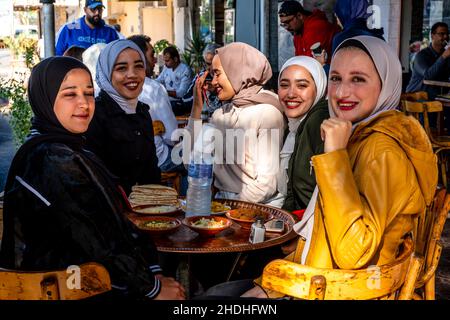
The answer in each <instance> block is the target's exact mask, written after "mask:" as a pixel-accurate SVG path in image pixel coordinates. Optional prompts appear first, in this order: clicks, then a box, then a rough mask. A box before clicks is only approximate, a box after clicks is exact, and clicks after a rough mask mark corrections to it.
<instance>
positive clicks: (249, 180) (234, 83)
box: [188, 42, 284, 203]
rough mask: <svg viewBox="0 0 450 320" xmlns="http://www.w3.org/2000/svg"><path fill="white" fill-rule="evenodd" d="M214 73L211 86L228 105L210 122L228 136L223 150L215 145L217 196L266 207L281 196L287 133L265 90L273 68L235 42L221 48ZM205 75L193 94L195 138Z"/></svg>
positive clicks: (277, 107)
mask: <svg viewBox="0 0 450 320" xmlns="http://www.w3.org/2000/svg"><path fill="white" fill-rule="evenodd" d="M212 70H213V80H212V83H211V84H212V85H213V86H214V87H215V88H216V90H217V96H218V98H219V100H221V101H223V102H224V104H223V106H222V107H221V108H220V109H217V110H216V111H215V112H214V113H213V115H212V117H211V119H210V121H209V123H210V124H211V125H212V126H213V127H214V128H215V129H217V130H218V132H219V134H220V135H221V136H222V137H223V145H219V146H216V151H215V152H216V153H215V155H216V159H215V160H216V162H215V164H214V177H215V182H214V185H215V187H216V188H217V189H218V190H219V192H218V194H217V195H216V197H218V198H229V199H238V200H244V201H251V202H255V203H261V202H262V203H264V202H266V201H268V200H269V199H270V198H271V197H273V195H274V194H275V193H276V191H277V189H276V188H277V183H276V176H277V172H278V162H279V158H278V155H279V152H280V149H281V144H282V139H283V131H284V119H283V115H282V111H281V107H280V105H279V101H278V97H277V96H276V95H275V94H274V93H272V92H270V91H266V90H264V89H262V86H263V85H264V84H265V83H267V81H269V79H270V78H271V77H272V69H271V67H270V64H269V62H268V61H267V58H266V57H265V56H264V55H263V54H262V53H261V52H259V51H258V50H257V49H255V48H253V47H251V46H249V45H247V44H245V43H239V42H236V43H232V44H229V45H227V46H225V47H223V48H219V49H217V54H216V55H215V56H214V59H213V61H212ZM206 75H207V73H206V72H205V74H204V75H203V77H201V78H199V79H198V80H197V83H196V90H195V92H194V104H193V107H192V113H191V118H190V121H189V125H188V128H189V130H190V131H191V132H193V133H194V137H195V136H196V135H197V134H198V132H197V131H199V130H194V129H195V125H194V123H195V122H197V123H199V122H200V121H201V120H200V119H201V111H202V107H203V97H202V89H203V84H204V80H205V78H206ZM244 134H250V135H252V136H255V137H256V140H253V142H250V143H248V141H245V140H244V139H241V138H243V136H244ZM233 135H234V137H236V138H233ZM229 138H231V139H229ZM227 139H229V140H227ZM230 141H233V142H234V148H230V145H231V143H230V144H229V145H227V142H230ZM236 141H237V142H236ZM271 142H273V143H272V144H271ZM217 147H218V148H219V149H221V150H217ZM255 147H256V148H255ZM238 150H241V152H239V151H238ZM227 152H228V153H230V154H228V155H227ZM219 154H220V156H218V155H219ZM240 155H241V156H242V157H240ZM230 159H233V161H230ZM240 160H243V161H240Z"/></svg>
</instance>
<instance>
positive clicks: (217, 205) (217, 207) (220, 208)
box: [211, 201, 231, 215]
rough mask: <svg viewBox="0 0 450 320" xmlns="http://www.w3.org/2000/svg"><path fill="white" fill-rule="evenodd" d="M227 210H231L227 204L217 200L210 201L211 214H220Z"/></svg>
mask: <svg viewBox="0 0 450 320" xmlns="http://www.w3.org/2000/svg"><path fill="white" fill-rule="evenodd" d="M229 210H231V207H230V206H227V205H225V204H223V203H222V202H219V201H212V202H211V214H213V215H222V214H225V213H227V212H228V211H229Z"/></svg>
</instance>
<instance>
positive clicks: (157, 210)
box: [133, 205, 180, 215]
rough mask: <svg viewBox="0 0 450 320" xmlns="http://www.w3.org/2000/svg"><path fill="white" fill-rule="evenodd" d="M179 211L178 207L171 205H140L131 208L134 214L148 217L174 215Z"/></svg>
mask: <svg viewBox="0 0 450 320" xmlns="http://www.w3.org/2000/svg"><path fill="white" fill-rule="evenodd" d="M179 210H180V208H179V207H177V206H173V205H142V206H135V207H133V211H134V212H135V213H139V214H148V215H158V214H175V213H177V212H178V211H179Z"/></svg>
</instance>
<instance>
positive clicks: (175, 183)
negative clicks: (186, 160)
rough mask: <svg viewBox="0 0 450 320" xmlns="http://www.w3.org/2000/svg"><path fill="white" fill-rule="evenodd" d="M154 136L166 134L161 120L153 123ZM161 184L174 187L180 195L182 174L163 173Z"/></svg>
mask: <svg viewBox="0 0 450 320" xmlns="http://www.w3.org/2000/svg"><path fill="white" fill-rule="evenodd" d="M152 124H153V134H154V135H155V136H162V135H163V134H164V133H165V132H166V127H164V123H162V121H159V120H154V121H153V123H152ZM161 183H162V184H164V185H168V186H171V187H173V188H174V189H175V190H176V191H177V192H178V194H180V185H181V173H179V172H161Z"/></svg>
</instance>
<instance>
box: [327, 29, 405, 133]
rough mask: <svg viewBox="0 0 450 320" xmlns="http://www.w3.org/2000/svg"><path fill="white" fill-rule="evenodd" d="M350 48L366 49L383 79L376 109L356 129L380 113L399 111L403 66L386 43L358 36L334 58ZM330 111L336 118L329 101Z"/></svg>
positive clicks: (331, 115)
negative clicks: (346, 48)
mask: <svg viewBox="0 0 450 320" xmlns="http://www.w3.org/2000/svg"><path fill="white" fill-rule="evenodd" d="M349 46H356V47H361V46H362V47H363V48H365V49H366V51H367V52H368V53H369V56H370V57H371V58H372V61H373V63H374V64H375V68H376V69H377V72H378V75H379V76H380V79H381V92H380V95H379V97H378V101H377V105H376V106H375V109H373V111H372V113H371V114H370V115H369V116H368V117H367V118H365V119H364V120H361V121H360V122H358V123H354V124H353V128H355V127H356V126H357V125H358V124H360V123H362V122H367V121H369V120H371V119H372V118H374V117H376V116H377V115H378V114H379V113H380V112H383V111H389V110H394V109H397V106H398V104H399V102H400V95H401V93H402V66H401V64H400V61H399V60H398V56H397V54H396V53H395V51H394V50H393V49H392V48H391V47H390V46H389V45H388V44H387V43H386V42H385V41H383V40H381V39H378V38H375V37H372V36H357V37H353V38H350V39H347V40H345V41H344V42H342V43H341V44H340V45H339V47H338V48H337V49H336V51H335V52H334V54H333V57H334V56H335V55H336V52H338V51H339V50H340V49H342V48H344V47H349ZM331 64H332V65H333V62H331ZM328 109H329V111H330V117H336V114H335V113H334V111H333V108H332V107H331V103H330V101H329V100H328Z"/></svg>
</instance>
